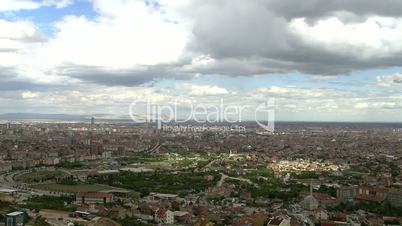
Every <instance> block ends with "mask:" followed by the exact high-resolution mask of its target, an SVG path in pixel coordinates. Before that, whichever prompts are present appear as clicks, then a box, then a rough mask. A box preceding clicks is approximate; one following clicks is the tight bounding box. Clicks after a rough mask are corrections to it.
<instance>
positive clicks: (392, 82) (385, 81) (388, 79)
mask: <svg viewBox="0 0 402 226" xmlns="http://www.w3.org/2000/svg"><path fill="white" fill-rule="evenodd" d="M376 79H377V84H378V85H379V86H384V87H391V86H401V85H402V74H400V73H396V74H393V75H381V76H377V77H376Z"/></svg>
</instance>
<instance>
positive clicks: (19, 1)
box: [0, 0, 73, 12]
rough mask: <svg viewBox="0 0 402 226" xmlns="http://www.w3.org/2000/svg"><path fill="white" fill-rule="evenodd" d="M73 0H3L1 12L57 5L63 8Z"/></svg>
mask: <svg viewBox="0 0 402 226" xmlns="http://www.w3.org/2000/svg"><path fill="white" fill-rule="evenodd" d="M72 2H73V0H43V1H42V2H40V1H34V0H1V3H0V12H12V11H19V10H34V9H39V8H41V7H43V6H56V7H57V8H63V7H66V6H68V5H70V4H72Z"/></svg>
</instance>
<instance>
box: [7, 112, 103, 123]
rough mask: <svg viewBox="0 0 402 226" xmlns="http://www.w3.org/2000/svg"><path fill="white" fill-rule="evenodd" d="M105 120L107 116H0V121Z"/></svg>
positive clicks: (34, 114) (24, 114)
mask: <svg viewBox="0 0 402 226" xmlns="http://www.w3.org/2000/svg"><path fill="white" fill-rule="evenodd" d="M92 116H93V117H95V118H96V117H99V118H105V116H107V115H69V114H40V113H6V114H0V120H64V121H83V120H89V119H90V118H91V117H92Z"/></svg>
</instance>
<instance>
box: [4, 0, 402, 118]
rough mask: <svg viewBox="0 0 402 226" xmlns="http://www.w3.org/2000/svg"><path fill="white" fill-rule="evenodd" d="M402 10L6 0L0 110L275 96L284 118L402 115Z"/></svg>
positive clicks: (346, 1) (363, 1) (309, 2)
mask: <svg viewBox="0 0 402 226" xmlns="http://www.w3.org/2000/svg"><path fill="white" fill-rule="evenodd" d="M401 8H402V1H399V0H383V1H381V4H379V3H378V0H353V1H351V0H304V1H300V0H280V1H277V0H0V104H1V106H2V108H0V113H47V114H49V113H50V114H51V113H63V114H87V115H92V114H106V115H109V116H110V117H125V116H127V115H128V112H129V106H130V104H131V103H133V102H141V101H142V102H145V101H152V102H153V103H156V104H161V105H163V104H173V103H175V104H178V105H179V106H180V108H179V109H185V108H187V107H188V106H189V104H190V103H191V104H199V105H206V106H214V105H218V104H219V103H221V102H224V103H225V105H228V106H229V105H230V106H246V105H247V106H259V105H260V104H262V103H264V102H266V101H267V100H270V99H274V100H275V106H274V110H275V118H276V119H277V120H281V121H369V122H380V121H386V122H401V121H402V102H401V100H402V89H401V88H402V73H401V71H402V70H401V69H402V12H401V11H400V9H401ZM143 107H144V106H143V105H141V107H140V106H139V107H138V109H136V110H138V112H136V114H138V115H141V114H147V113H146V112H145V110H144V108H143ZM243 117H244V120H248V119H252V118H253V112H251V110H250V111H249V112H248V113H246V114H244V116H243ZM254 117H255V116H254Z"/></svg>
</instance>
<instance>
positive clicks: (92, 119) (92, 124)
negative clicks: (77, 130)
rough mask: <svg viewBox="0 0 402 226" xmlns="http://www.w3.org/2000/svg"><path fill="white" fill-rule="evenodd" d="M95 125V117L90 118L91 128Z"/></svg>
mask: <svg viewBox="0 0 402 226" xmlns="http://www.w3.org/2000/svg"><path fill="white" fill-rule="evenodd" d="M94 125H95V117H91V128H92V127H93V126H94Z"/></svg>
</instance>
